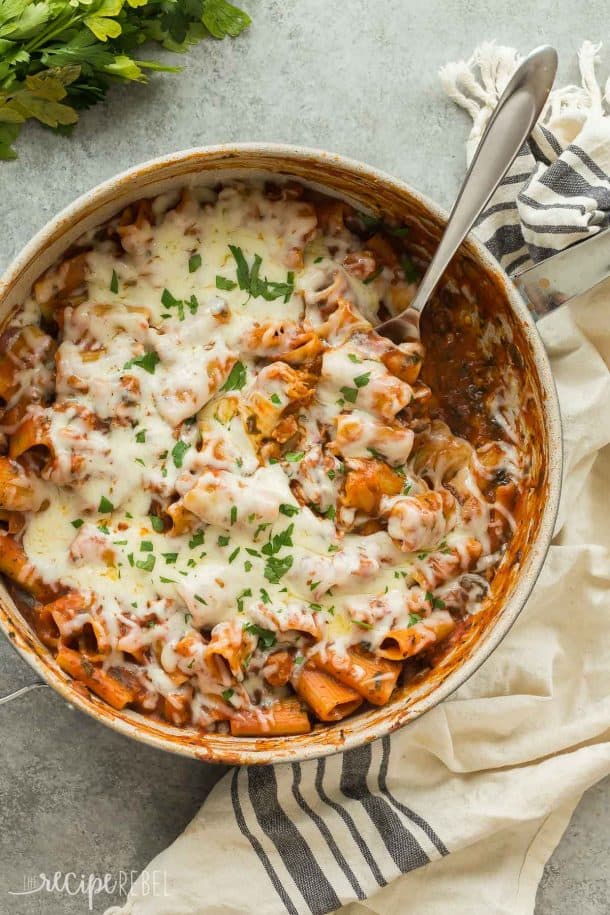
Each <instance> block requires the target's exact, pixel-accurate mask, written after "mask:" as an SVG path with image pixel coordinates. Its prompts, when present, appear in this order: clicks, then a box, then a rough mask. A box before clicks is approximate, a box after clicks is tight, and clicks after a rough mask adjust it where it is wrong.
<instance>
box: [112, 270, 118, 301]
mask: <svg viewBox="0 0 610 915" xmlns="http://www.w3.org/2000/svg"><path fill="white" fill-rule="evenodd" d="M118 291H119V278H118V276H117V275H116V270H113V271H112V279H111V280H110V292H114V294H115V295H116V294H117V293H118Z"/></svg>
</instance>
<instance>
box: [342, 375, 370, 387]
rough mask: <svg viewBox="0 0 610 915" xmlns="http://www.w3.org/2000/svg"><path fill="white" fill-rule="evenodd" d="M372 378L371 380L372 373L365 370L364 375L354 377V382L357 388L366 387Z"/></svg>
mask: <svg viewBox="0 0 610 915" xmlns="http://www.w3.org/2000/svg"><path fill="white" fill-rule="evenodd" d="M370 380H371V373H370V372H365V373H364V375H356V377H355V378H354V384H355V385H356V387H357V388H364V387H366V385H367V384H368V383H369V381H370ZM342 390H344V389H343V388H342Z"/></svg>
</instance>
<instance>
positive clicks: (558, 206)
mask: <svg viewBox="0 0 610 915" xmlns="http://www.w3.org/2000/svg"><path fill="white" fill-rule="evenodd" d="M518 199H519V200H520V201H521V203H524V204H525V205H526V206H528V207H531V208H532V209H533V210H577V211H578V212H579V213H580V215H581V216H584V215H585V213H586V212H587V208H586V206H585V205H584V204H582V203H541V202H540V201H539V200H534V198H533V197H530V196H529V195H528V194H523V193H521V194H519V197H518Z"/></svg>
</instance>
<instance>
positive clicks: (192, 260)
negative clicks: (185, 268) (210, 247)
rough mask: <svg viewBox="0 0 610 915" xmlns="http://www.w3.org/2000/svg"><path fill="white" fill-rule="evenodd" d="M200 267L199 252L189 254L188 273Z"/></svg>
mask: <svg viewBox="0 0 610 915" xmlns="http://www.w3.org/2000/svg"><path fill="white" fill-rule="evenodd" d="M200 267H201V254H191V256H190V257H189V273H194V272H195V270H199V268H200Z"/></svg>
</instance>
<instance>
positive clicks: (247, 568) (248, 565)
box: [244, 559, 252, 572]
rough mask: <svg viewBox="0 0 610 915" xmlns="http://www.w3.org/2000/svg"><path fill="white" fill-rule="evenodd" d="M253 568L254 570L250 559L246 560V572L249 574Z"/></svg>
mask: <svg viewBox="0 0 610 915" xmlns="http://www.w3.org/2000/svg"><path fill="white" fill-rule="evenodd" d="M251 568H252V563H251V562H250V560H249V559H246V561H245V562H244V571H246V572H249V571H250V569H251Z"/></svg>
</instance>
